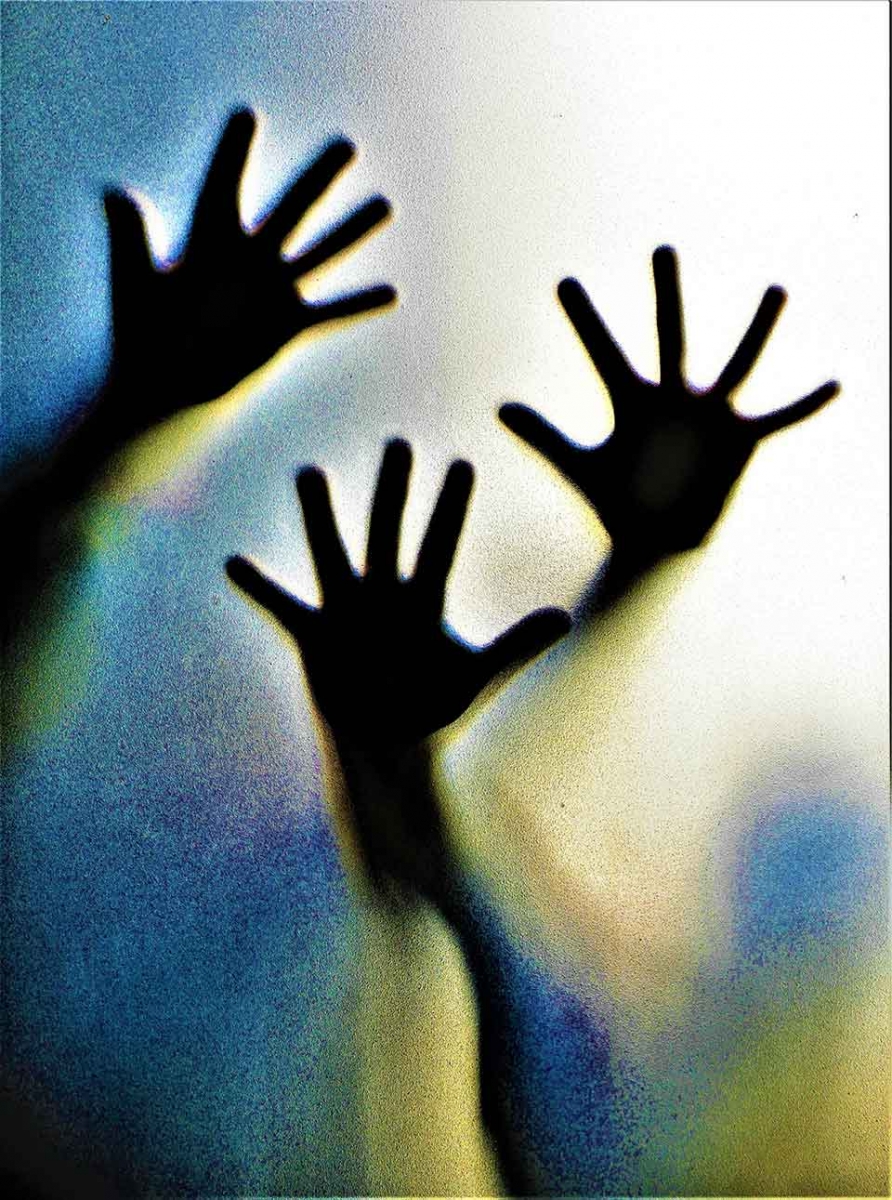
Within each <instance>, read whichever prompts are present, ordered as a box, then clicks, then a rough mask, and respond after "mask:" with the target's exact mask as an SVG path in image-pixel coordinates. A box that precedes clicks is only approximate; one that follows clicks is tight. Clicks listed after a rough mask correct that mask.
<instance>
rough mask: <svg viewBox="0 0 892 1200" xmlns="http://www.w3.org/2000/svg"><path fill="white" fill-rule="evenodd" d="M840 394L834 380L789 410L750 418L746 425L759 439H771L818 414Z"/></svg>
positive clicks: (789, 407) (785, 409)
mask: <svg viewBox="0 0 892 1200" xmlns="http://www.w3.org/2000/svg"><path fill="white" fill-rule="evenodd" d="M838 393H839V384H838V383H836V381H835V380H834V381H831V382H830V383H825V384H822V385H821V387H819V388H815V390H814V391H813V392H809V394H808V395H807V396H803V397H802V399H801V400H797V401H796V402H795V403H794V404H790V405H788V406H787V408H781V409H779V410H778V411H777V412H773V413H766V414H765V416H764V417H749V418H747V419H746V423H747V425H748V426H749V427H750V429H751V430H752V431H753V433H754V434H755V435H756V437H757V438H764V437H769V436H770V435H771V434H772V433H777V432H778V431H779V430H781V429H786V428H788V426H790V425H795V424H796V423H797V422H798V421H804V420H805V418H806V417H810V416H811V415H812V413H816V412H817V411H818V409H819V408H823V407H824V405H825V404H827V403H829V401H831V400H832V399H833V397H834V396H836V395H837V394H838Z"/></svg>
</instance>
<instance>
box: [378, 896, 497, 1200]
mask: <svg viewBox="0 0 892 1200" xmlns="http://www.w3.org/2000/svg"><path fill="white" fill-rule="evenodd" d="M363 916H364V922H363V940H362V951H361V953H362V957H363V980H364V982H363V984H362V992H361V996H360V1000H359V1005H358V1014H357V1024H358V1028H357V1040H358V1044H359V1052H360V1056H361V1059H362V1070H361V1074H360V1078H361V1081H362V1084H361V1086H362V1095H361V1100H360V1103H361V1108H362V1117H363V1122H364V1127H365V1137H366V1154H367V1156H368V1172H369V1174H368V1179H369V1190H370V1191H372V1192H375V1193H376V1194H378V1193H380V1194H385V1195H391V1196H492V1195H502V1194H503V1191H502V1187H501V1185H500V1182H499V1177H498V1171H497V1169H496V1165H495V1160H494V1157H493V1154H492V1151H491V1148H490V1146H489V1144H488V1139H487V1137H486V1135H485V1133H484V1130H483V1127H482V1124H481V1121H480V1113H479V1073H478V1058H477V1036H476V1016H475V1006H474V998H473V993H472V990H471V982H470V979H469V977H468V973H467V968H466V967H465V964H464V961H463V959H462V956H461V952H460V950H459V948H458V945H457V944H456V942H455V940H454V938H453V936H452V935H451V933H450V932H449V931H448V930H447V928H446V926H445V925H444V924H443V922H442V921H441V920H440V919H439V918H438V917H437V916H436V914H435V913H434V912H433V911H432V910H430V909H428V908H426V907H419V908H418V909H417V910H415V911H409V912H408V913H407V912H405V911H388V910H387V909H386V908H385V907H383V906H381V905H375V906H369V907H367V908H366V909H365V911H364V913H363Z"/></svg>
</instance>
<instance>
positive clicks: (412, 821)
mask: <svg viewBox="0 0 892 1200" xmlns="http://www.w3.org/2000/svg"><path fill="white" fill-rule="evenodd" d="M338 757H339V762H340V767H341V771H342V775H343V781H344V784H345V786H346V789H347V795H348V799H349V803H350V808H351V814H352V816H353V818H354V820H355V823H356V826H357V832H358V836H359V840H360V845H361V849H362V854H363V859H364V862H365V865H366V869H367V874H368V878H369V880H370V881H371V884H372V887H373V892H374V895H375V897H376V898H377V899H380V900H381V901H382V902H383V903H384V904H385V906H386V907H387V908H388V910H393V909H394V908H396V909H397V911H398V913H399V914H402V915H407V914H411V913H417V912H418V910H419V909H421V908H428V909H434V910H436V911H437V912H438V913H439V914H440V916H441V917H442V919H443V920H444V921H445V923H446V925H447V927H448V928H449V929H450V931H451V933H452V935H453V937H454V938H455V941H456V943H457V945H458V948H459V950H460V952H461V955H462V958H463V959H464V962H465V965H466V968H467V971H468V974H469V976H470V980H471V984H472V988H473V993H474V999H475V1003H476V1010H477V1024H478V1057H479V1071H478V1077H479V1086H480V1096H479V1104H480V1115H481V1119H482V1121H483V1124H484V1127H485V1128H486V1129H487V1131H488V1133H489V1135H490V1137H491V1138H492V1139H493V1143H494V1146H495V1149H496V1153H497V1155H498V1159H499V1164H500V1169H501V1172H502V1175H503V1178H504V1181H505V1183H506V1185H507V1187H508V1190H509V1192H510V1193H511V1194H529V1192H530V1189H531V1187H533V1177H532V1169H531V1167H530V1166H529V1164H527V1163H526V1162H525V1161H524V1154H523V1151H522V1148H521V1146H520V1143H519V1139H518V1138H517V1137H516V1136H515V1134H514V1131H513V1130H512V1128H511V1126H510V1123H509V1121H508V1109H507V1105H506V1096H507V1092H508V1088H509V1082H510V1071H511V1059H512V1052H511V1048H510V1047H511V1042H510V1029H511V1026H512V1012H511V1008H510V1005H511V997H510V994H509V989H508V988H507V987H506V986H505V983H504V981H503V980H502V978H501V966H500V960H499V957H498V955H497V954H494V953H493V948H492V945H491V939H490V938H489V936H488V934H487V929H486V920H485V913H484V910H483V908H482V907H481V905H480V904H479V902H478V900H477V897H476V896H475V893H474V890H473V888H472V887H471V885H470V883H469V881H468V880H467V878H466V876H465V873H464V871H463V869H462V866H461V863H460V859H459V856H458V854H457V853H456V852H455V850H454V847H453V846H452V845H451V843H450V839H449V835H448V832H447V831H446V830H445V829H444V827H443V824H442V821H441V818H440V815H439V808H438V805H437V800H436V795H435V789H434V784H433V777H432V771H431V748H430V746H429V745H428V744H421V745H416V746H412V747H402V748H399V749H397V748H394V747H390V748H388V749H386V750H384V749H381V748H373V749H371V748H367V749H364V750H360V749H358V748H357V747H356V746H349V747H347V746H344V744H343V742H342V743H341V744H340V745H339V747H338ZM404 816H408V818H409V819H408V821H406V822H404V821H403V817H404Z"/></svg>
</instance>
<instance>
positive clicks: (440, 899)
mask: <svg viewBox="0 0 892 1200" xmlns="http://www.w3.org/2000/svg"><path fill="white" fill-rule="evenodd" d="M653 269H654V280H655V284H656V294H657V328H658V334H659V345H660V382H659V384H653V383H649V382H647V381H645V380H643V379H641V378H640V377H639V376H638V375H637V374H636V373H635V372H634V371H633V369H632V368H631V367H630V365H629V364H628V362H627V360H626V358H625V356H624V355H623V353H622V351H621V350H620V349H619V347H618V346H617V345H616V343H615V342H614V341H613V339H612V337H611V336H610V334H609V332H608V331H607V328H606V326H605V325H604V323H603V321H602V320H601V318H600V317H599V315H598V314H597V312H596V311H595V309H594V308H593V307H592V305H591V304H590V302H589V300H588V298H587V297H586V295H585V293H584V292H583V290H582V288H581V286H580V285H579V284H578V283H577V282H576V281H575V280H570V279H567V280H564V281H563V282H562V283H561V284H560V286H559V289H558V296H559V299H560V301H561V304H562V305H563V307H564V309H565V311H566V313H567V315H568V316H569V317H570V320H571V322H572V323H573V325H574V327H575V329H576V330H577V332H578V334H579V336H580V337H581V339H582V341H583V344H584V345H585V346H586V349H587V350H588V352H589V354H590V356H591V358H592V361H593V363H594V364H595V366H596V367H597V368H598V370H599V372H600V373H601V375H602V377H603V378H604V381H605V383H606V384H607V386H608V389H609V392H610V396H611V400H612V402H613V406H614V412H615V429H614V432H613V434H612V435H611V437H610V438H608V439H607V441H606V442H605V443H604V444H603V445H602V446H599V447H596V448H594V449H589V450H587V449H584V448H582V447H579V446H576V445H574V444H573V443H571V442H570V441H568V439H566V438H565V437H564V436H563V435H562V434H560V433H559V432H558V431H557V430H556V429H555V428H554V427H553V426H551V425H549V424H548V423H547V422H546V421H545V420H544V419H543V418H542V417H540V416H539V415H538V414H536V413H535V412H533V411H532V410H531V409H528V408H526V407H524V406H522V405H517V404H511V405H505V406H503V408H502V409H501V410H500V416H501V418H502V420H503V422H504V423H505V425H506V426H508V428H509V429H511V430H512V431H513V432H514V433H516V434H517V435H518V436H520V437H521V438H522V439H523V440H524V441H526V442H527V443H528V444H529V445H530V446H532V447H533V448H534V449H535V450H537V451H538V452H540V453H542V454H543V455H544V456H545V457H546V458H548V459H549V461H551V462H552V463H553V465H555V466H556V467H557V468H558V470H560V471H561V472H562V474H564V475H565V476H566V477H567V478H568V479H569V480H570V481H571V482H573V483H574V484H575V485H576V486H577V487H578V488H579V489H580V490H581V491H582V492H583V494H584V495H585V496H586V498H587V499H588V500H589V502H590V503H591V504H592V506H593V507H594V508H595V510H596V512H597V513H598V514H599V516H600V517H601V519H602V521H603V523H604V525H605V528H606V529H607V531H608V533H609V534H610V537H611V541H612V554H611V560H610V565H609V567H608V570H607V572H606V573H605V576H604V577H603V578H602V579H601V580H600V581H599V586H598V589H597V591H596V599H597V603H596V604H594V605H593V606H590V608H589V610H587V611H588V612H589V615H591V611H593V609H594V608H601V609H603V608H605V607H607V606H608V605H609V604H612V603H614V602H616V601H617V600H618V599H620V598H621V597H622V596H623V594H624V593H625V592H626V591H627V589H628V588H629V586H630V585H631V584H632V583H633V582H634V580H635V579H637V578H638V577H639V576H640V575H641V574H643V573H644V572H645V571H647V570H648V569H649V568H651V567H653V566H654V565H656V563H658V562H659V561H660V560H661V559H663V558H665V557H666V556H668V555H671V554H674V553H678V552H681V551H685V550H689V549H692V548H694V547H696V546H699V545H700V544H701V543H702V542H703V541H704V539H705V538H706V537H707V535H708V534H709V531H710V530H711V529H712V528H713V526H714V525H715V523H716V521H717V520H718V518H719V516H720V514H721V512H722V509H723V507H724V505H725V503H726V501H727V499H728V496H729V495H730V492H731V491H732V489H733V487H734V485H735V483H736V482H737V480H738V478H739V477H740V475H741V473H742V471H743V469H744V467H745V465H746V463H747V461H748V460H749V458H750V457H751V455H752V453H753V451H754V450H755V448H756V446H757V445H758V442H759V441H760V439H761V438H763V437H765V436H767V435H768V434H770V433H773V432H775V431H777V430H779V429H782V428H785V427H786V426H788V425H791V424H794V423H795V422H797V421H799V420H801V419H803V418H804V417H806V416H808V415H810V414H811V413H813V412H815V411H817V410H818V409H819V408H820V407H821V406H822V405H823V404H825V403H826V402H827V401H828V400H829V399H830V398H831V397H832V396H834V395H835V394H836V392H837V390H838V387H837V384H835V383H826V384H824V385H823V386H822V387H820V388H817V389H816V390H815V391H813V392H811V393H810V394H809V395H807V396H805V397H804V398H803V399H801V400H799V401H797V402H796V403H795V404H793V405H791V406H789V407H788V408H786V409H782V410H780V411H779V412H777V413H773V414H770V415H768V416H765V417H759V418H745V417H741V416H740V415H738V414H737V413H735V412H734V410H733V409H732V408H731V406H730V403H729V401H730V397H731V396H732V394H733V393H734V391H735V390H736V389H737V388H738V387H739V386H740V384H741V383H742V382H743V380H744V379H745V378H746V376H747V374H748V372H749V371H750V370H751V368H752V366H753V364H754V362H755V360H756V358H757V357H758V354H759V352H760V351H761V349H762V347H763V346H764V344H765V341H766V340H767V338H768V336H769V334H770V332H771V329H772V327H773V325H774V322H775V320H776V318H777V316H778V313H779V311H780V308H781V306H782V304H783V302H784V298H785V297H784V293H783V292H782V290H781V289H780V288H777V287H772V288H769V289H768V291H767V292H766V293H765V296H764V297H763V300H762V302H761V304H760V306H759V309H758V311H757V313H756V316H755V317H754V319H753V321H752V323H751V325H750V327H749V329H748V330H747V332H746V334H745V335H744V337H743V339H742V341H741V343H740V345H739V347H738V349H737V350H736V351H735V353H734V354H733V355H732V357H731V359H730V361H729V362H728V365H727V366H726V367H725V369H724V370H723V371H722V372H721V374H720V376H719V379H718V380H717V381H716V383H715V385H714V386H713V387H712V388H710V389H708V390H706V391H705V392H698V391H695V390H694V389H692V388H691V387H690V385H689V384H687V383H686V382H685V379H684V374H683V367H684V362H683V360H684V335H683V321H682V311H681V301H680V293H679V285H678V270H677V263H676V258H675V254H674V252H673V251H672V250H671V249H670V248H668V247H661V248H659V249H658V250H657V251H656V252H655V254H654V256H653ZM410 466H411V455H410V451H409V448H408V446H407V445H406V444H405V443H403V442H400V441H395V442H391V443H390V445H389V446H388V447H387V449H386V451H385V454H384V460H383V463H382V467H381V473H380V477H379V481H378V486H377V489H376V492H375V498H374V503H373V506H372V515H371V520H370V525H369V536H368V548H367V555H366V566H365V573H364V574H363V575H359V574H357V573H356V572H355V571H354V570H353V568H352V567H351V565H350V562H349V560H348V558H347V555H346V552H345V550H344V547H343V544H342V542H341V540H340V537H339V535H338V532H337V528H336V525H335V521H334V517H333V514H332V510H331V504H330V500H329V496H328V491H327V486H326V482H325V478H324V476H323V475H322V474H321V472H319V471H318V470H316V469H315V468H310V469H308V470H305V471H303V472H302V473H301V474H300V475H299V476H298V494H299V496H300V501H301V506H302V509H303V514H304V522H305V525H306V531H307V539H308V542H309V545H310V550H311V554H312V556H313V559H314V562H315V564H316V569H317V573H318V577H319V583H320V586H321V589H322V594H323V603H322V607H321V608H320V609H313V608H311V607H309V606H308V605H306V604H305V603H304V602H302V601H300V600H298V599H296V598H295V597H293V596H291V595H290V594H289V593H288V592H287V591H285V590H284V589H283V588H281V587H280V586H279V585H278V584H277V583H275V582H274V581H273V580H271V579H270V578H268V577H267V576H266V575H264V574H263V573H262V572H260V571H259V570H258V569H257V567H255V566H253V565H252V564H251V563H250V562H248V561H247V560H246V559H244V558H233V559H231V560H230V561H229V563H228V564H227V572H228V574H229V577H230V579H231V580H232V581H233V582H234V583H236V584H237V585H238V586H239V587H240V588H242V590H244V591H245V592H247V593H248V595H250V596H251V597H252V598H253V599H254V600H255V601H257V602H258V603H259V604H260V605H261V606H262V607H263V608H265V609H266V610H267V611H268V612H269V613H271V614H272V615H273V616H274V617H275V618H276V619H277V620H278V621H279V623H280V624H281V625H282V626H283V627H284V629H285V630H287V632H288V633H289V634H290V635H291V636H292V638H293V639H294V641H295V642H296V644H297V647H298V649H299V650H300V653H301V656H302V658H303V662H304V667H305V670H306V673H307V678H308V681H309V684H310V687H311V690H312V693H313V697H314V699H315V701H316V703H317V705H318V707H319V711H320V713H321V714H322V716H323V718H324V719H325V721H326V723H327V725H328V727H329V730H330V731H331V734H332V740H333V743H334V746H335V748H336V751H337V755H338V758H339V760H340V764H341V767H342V771H343V776H344V780H345V783H346V787H347V792H348V795H349V798H350V802H351V809H352V814H353V818H354V821H355V824H356V828H357V832H358V834H359V840H360V844H361V846H362V848H363V851H364V855H365V859H366V864H367V867H368V870H369V874H370V877H371V878H372V879H373V881H374V882H375V884H376V885H377V886H378V887H379V889H380V890H381V892H382V894H387V895H388V896H389V897H390V899H391V900H393V899H394V898H396V899H397V901H399V900H400V899H402V900H408V901H409V902H413V897H419V898H423V899H424V900H427V901H429V902H431V903H433V904H434V905H435V906H436V907H437V908H438V909H439V910H440V911H441V913H442V914H443V915H444V916H445V918H446V919H447V921H448V922H449V923H450V925H451V926H452V928H453V930H454V932H455V933H456V935H457V937H458V939H459V942H460V944H461V946H462V949H463V952H464V955H465V959H466V962H467V965H468V967H469V970H470V973H471V976H472V979H473V982H474V988H475V995H476V999H477V1009H478V1019H479V1040H480V1059H481V1068H480V1087H481V1096H480V1104H481V1116H482V1118H483V1120H484V1122H485V1124H486V1126H487V1128H488V1129H489V1132H490V1134H491V1135H492V1137H493V1139H494V1141H495V1144H496V1147H497V1150H498V1154H499V1159H500V1164H501V1168H502V1172H503V1176H504V1178H505V1181H506V1183H507V1184H508V1187H509V1189H510V1190H511V1192H512V1193H514V1194H529V1193H530V1192H531V1191H536V1190H539V1189H540V1188H541V1179H540V1178H539V1174H538V1172H537V1169H536V1165H535V1163H534V1162H533V1161H532V1159H531V1158H530V1156H529V1153H528V1149H527V1147H526V1146H525V1145H524V1142H523V1138H522V1134H521V1133H520V1132H519V1131H518V1130H517V1129H515V1128H513V1126H512V1121H511V1117H510V1095H509V1088H508V1086H507V1077H508V1076H509V1075H510V1073H511V1069H512V1055H513V1052H514V1051H513V1046H512V1036H513V1035H512V1032H511V1030H512V1024H513V1021H512V1013H511V999H510V996H509V995H507V993H506V988H505V981H504V978H503V970H502V967H501V965H500V963H499V962H498V960H497V958H496V957H494V955H493V952H492V946H491V944H490V942H489V939H488V937H487V933H486V929H485V927H484V925H485V923H481V921H480V920H479V919H478V916H477V914H476V912H475V908H474V903H473V898H472V896H471V895H470V893H469V891H468V889H467V887H466V884H465V882H464V880H463V879H462V870H461V864H460V862H459V861H458V857H457V855H456V854H455V852H454V848H453V847H452V846H450V844H449V840H448V838H447V836H446V834H445V833H444V823H443V821H442V819H441V815H440V812H439V807H438V801H437V798H436V795H435V791H434V787H433V782H432V771H431V753H432V748H431V744H430V741H429V739H430V736H431V735H432V734H433V733H435V732H436V731H437V730H438V729H441V728H443V727H444V726H446V725H448V724H449V723H450V722H452V721H453V720H455V719H456V718H457V717H458V716H460V715H461V714H462V713H463V712H464V711H465V710H466V709H467V707H468V706H469V705H470V704H471V703H472V702H473V700H474V698H475V697H476V696H477V695H478V694H479V692H480V691H481V690H482V689H483V688H484V687H485V686H486V685H487V683H489V682H490V681H491V680H492V679H493V678H494V677H495V676H496V675H497V674H499V673H500V672H502V671H504V670H506V669H508V668H509V667H511V666H520V665H522V664H523V663H524V662H526V661H528V660H529V659H531V658H532V657H534V656H535V655H536V654H538V653H540V652H541V651H542V650H544V649H545V648H546V647H547V646H548V645H550V644H551V643H552V642H553V641H555V640H556V639H557V638H559V637H560V636H562V634H563V633H564V632H566V630H567V618H566V616H565V614H562V613H560V612H557V611H555V610H544V611H540V612H538V613H534V614H532V615H531V616H529V617H527V618H526V619H525V620H524V621H522V622H520V624H519V625H517V626H515V627H514V629H512V630H509V631H508V632H507V633H506V634H503V635H502V637H501V638H499V639H497V640H496V642H494V643H493V644H492V645H491V646H489V647H487V648H485V649H483V650H478V651H474V650H472V649H471V648H469V647H467V646H465V645H464V644H463V643H461V642H460V641H459V640H458V639H456V638H455V636H454V635H453V634H451V633H450V632H449V631H448V630H447V629H446V628H445V627H444V626H443V625H442V613H443V602H444V594H445V586H446V581H447V579H448V575H449V570H450V568H451V565H452V561H453V558H454V555H455V550H456V545H457V541H458V537H459V534H460V531H461V526H462V523H463V520H464V516H465V511H466V508H467V504H468V499H469V495H470V488H471V483H472V472H471V468H470V466H469V465H468V464H466V463H454V464H453V466H452V467H451V468H450V470H449V473H448V475H447V479H446V483H445V484H444V487H443V490H442V492H441V495H440V498H439V500H438V502H437V505H436V508H435V511H434V515H433V517H432V519H431V522H430V525H429V527H428V531H427V534H426V536H425V538H424V541H423V543H422V547H421V550H420V552H419V556H418V562H417V565H416V570H415V572H414V574H413V576H412V577H411V578H410V579H408V580H403V579H401V578H400V577H399V573H398V570H397V557H398V546H399V528H400V520H401V516H402V511H403V507H404V505H405V501H406V494H407V489H408V480H409V472H410Z"/></svg>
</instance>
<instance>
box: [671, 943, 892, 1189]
mask: <svg viewBox="0 0 892 1200" xmlns="http://www.w3.org/2000/svg"><path fill="white" fill-rule="evenodd" d="M886 974H887V971H886V970H885V969H884V967H883V965H882V964H876V966H875V967H874V969H873V970H871V971H870V972H869V973H865V974H864V975H862V976H861V977H858V976H850V977H848V978H846V979H844V980H840V981H839V982H838V983H837V984H836V985H835V986H833V987H829V988H826V989H824V990H823V991H822V992H821V993H820V994H818V995H815V996H806V997H804V998H802V999H799V998H798V997H797V996H796V995H795V991H794V994H793V995H791V997H790V1003H789V1004H788V1005H787V1006H786V1008H785V1009H784V1010H783V1011H781V1012H778V1011H770V1012H767V1013H765V1014H764V1017H763V1019H762V1021H761V1022H760V1023H759V1028H758V1029H757V1030H755V1031H754V1033H753V1034H752V1036H751V1037H748V1039H747V1043H748V1044H747V1048H746V1050H745V1051H744V1052H743V1053H742V1054H740V1055H739V1056H733V1057H732V1058H731V1061H730V1062H729V1066H728V1070H727V1073H726V1074H725V1076H724V1077H723V1079H722V1080H721V1084H720V1086H719V1088H718V1089H717V1095H716V1098H715V1101H714V1103H713V1104H712V1106H711V1107H710V1108H709V1109H708V1110H707V1112H706V1113H705V1114H704V1116H703V1119H702V1121H701V1122H700V1123H699V1125H698V1128H697V1130H696V1133H695V1136H694V1138H693V1140H692V1142H691V1143H690V1144H689V1147H688V1151H689V1157H690V1177H691V1179H692V1180H694V1179H696V1180H697V1181H698V1182H699V1183H701V1185H702V1186H704V1187H705V1188H707V1189H710V1188H715V1189H719V1188H721V1191H720V1192H719V1193H718V1194H721V1195H738V1196H760V1195H763V1194H765V1192H768V1191H770V1192H774V1193H775V1194H777V1195H786V1196H806V1195H817V1196H822V1195H831V1194H838V1195H876V1196H884V1195H887V1194H888V1188H889V1158H888V1134H889V1077H888V1029H889V988H888V980H887V979H886V978H885V976H886ZM829 1081H832V1086H828V1083H829Z"/></svg>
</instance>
